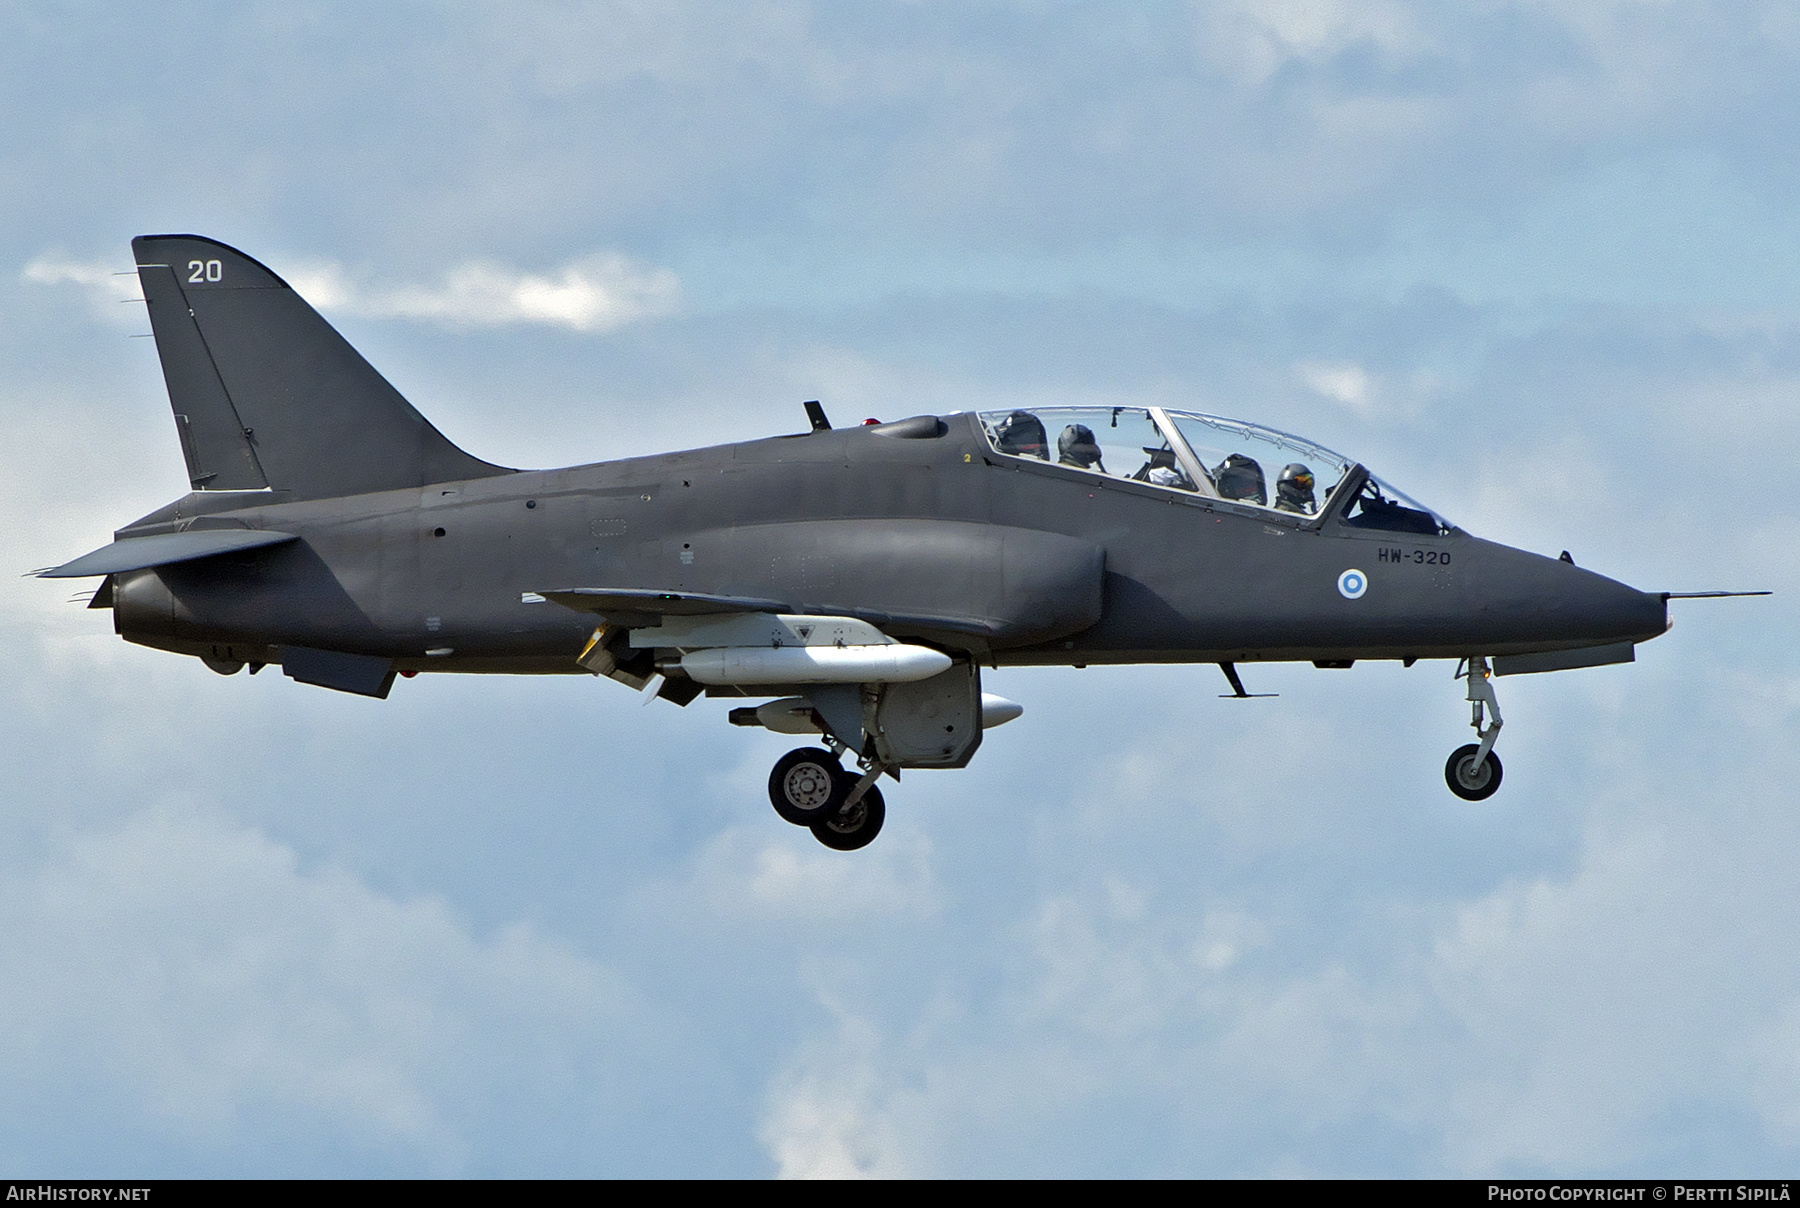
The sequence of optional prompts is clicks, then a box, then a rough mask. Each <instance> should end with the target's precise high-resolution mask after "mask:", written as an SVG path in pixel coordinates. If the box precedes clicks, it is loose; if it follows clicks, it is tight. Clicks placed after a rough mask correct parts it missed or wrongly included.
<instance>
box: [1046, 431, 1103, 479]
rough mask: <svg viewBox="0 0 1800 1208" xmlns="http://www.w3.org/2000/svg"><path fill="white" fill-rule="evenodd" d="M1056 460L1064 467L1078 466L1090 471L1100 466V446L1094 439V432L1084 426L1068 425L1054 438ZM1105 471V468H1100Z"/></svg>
mask: <svg viewBox="0 0 1800 1208" xmlns="http://www.w3.org/2000/svg"><path fill="white" fill-rule="evenodd" d="M1056 454H1057V457H1056V460H1057V461H1058V462H1059V463H1060V464H1062V465H1065V466H1080V467H1081V468H1082V469H1084V470H1087V469H1092V468H1093V467H1094V466H1098V465H1100V456H1101V454H1100V444H1099V442H1098V441H1096V440H1095V439H1094V430H1093V429H1092V428H1090V427H1088V426H1087V425H1086V424H1070V425H1069V426H1068V427H1066V428H1064V429H1063V430H1062V435H1061V436H1059V437H1057V438H1056ZM1100 468H1101V469H1105V468H1106V467H1105V466H1100Z"/></svg>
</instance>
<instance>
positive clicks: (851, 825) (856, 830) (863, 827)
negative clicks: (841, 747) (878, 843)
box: [812, 772, 887, 851]
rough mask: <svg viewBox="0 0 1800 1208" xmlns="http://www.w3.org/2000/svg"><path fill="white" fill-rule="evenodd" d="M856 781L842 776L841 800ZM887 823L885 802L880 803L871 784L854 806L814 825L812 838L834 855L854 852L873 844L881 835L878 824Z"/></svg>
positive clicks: (848, 776)
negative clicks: (830, 850)
mask: <svg viewBox="0 0 1800 1208" xmlns="http://www.w3.org/2000/svg"><path fill="white" fill-rule="evenodd" d="M859 779H861V777H858V776H852V775H850V774H849V773H848V772H846V773H844V786H843V794H842V796H848V795H849V793H850V789H851V788H852V787H853V786H854V785H855V784H856V782H857V781H858V780H859ZM840 800H841V797H840ZM886 821H887V802H885V801H883V800H882V799H881V790H880V789H878V788H876V787H875V786H874V785H872V784H871V785H870V786H869V787H868V789H867V790H866V791H865V792H864V793H863V795H862V800H860V801H858V802H857V803H856V804H855V805H853V806H851V807H850V808H848V809H846V810H843V811H841V812H840V813H839V814H838V815H837V816H835V817H833V818H830V819H828V820H827V821H824V822H815V823H813V827H812V833H813V838H815V839H817V840H818V841H819V842H821V843H823V844H824V845H825V846H826V847H829V848H831V849H832V850H833V851H855V850H856V849H857V848H859V847H867V846H868V845H869V844H871V843H873V842H875V836H876V835H879V834H880V833H881V824H882V823H883V822H886Z"/></svg>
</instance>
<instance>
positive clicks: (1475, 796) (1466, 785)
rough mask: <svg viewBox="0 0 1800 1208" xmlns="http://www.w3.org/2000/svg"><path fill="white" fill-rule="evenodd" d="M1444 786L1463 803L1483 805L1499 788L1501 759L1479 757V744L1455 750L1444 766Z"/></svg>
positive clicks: (1497, 757) (1489, 753)
mask: <svg viewBox="0 0 1800 1208" xmlns="http://www.w3.org/2000/svg"><path fill="white" fill-rule="evenodd" d="M1444 782H1445V783H1446V784H1448V785H1449V786H1450V791H1451V792H1452V793H1455V794H1456V795H1457V796H1458V797H1461V798H1462V799H1463V800H1464V801H1485V800H1486V799H1487V798H1489V797H1492V796H1493V795H1494V792H1495V790H1496V789H1498V788H1499V787H1500V757H1499V756H1498V755H1496V754H1494V753H1493V752H1492V751H1489V752H1488V753H1487V754H1486V755H1482V754H1481V744H1480V743H1474V742H1472V743H1469V744H1468V745H1467V746H1462V747H1458V748H1456V750H1454V751H1452V752H1450V759H1449V761H1448V762H1447V763H1445V764H1444Z"/></svg>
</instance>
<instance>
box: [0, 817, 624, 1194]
mask: <svg viewBox="0 0 1800 1208" xmlns="http://www.w3.org/2000/svg"><path fill="white" fill-rule="evenodd" d="M627 998H628V996H627V995H626V994H625V993H624V992H623V991H622V989H621V988H620V986H619V985H618V983H617V981H616V979H615V978H614V977H613V976H612V975H610V974H609V973H608V972H607V971H606V970H604V969H602V968H599V967H597V966H595V965H594V964H592V963H591V962H589V961H587V960H584V959H582V958H581V957H579V956H577V955H575V954H574V953H572V952H570V951H568V950H567V949H565V948H563V947H562V946H561V945H559V944H557V943H555V942H554V941H552V940H549V939H547V938H545V937H544V936H542V935H539V934H538V933H536V932H535V931H533V930H532V929H530V928H527V927H514V928H510V929H507V930H503V931H501V932H499V933H497V934H494V935H491V936H485V937H484V936H477V935H474V934H471V933H470V931H469V930H468V929H467V928H466V926H465V925H464V924H463V923H462V922H461V921H459V920H458V919H457V918H456V917H455V915H454V914H453V913H452V912H451V911H450V910H449V908H448V907H447V906H446V905H445V904H444V903H443V902H441V901H439V900H435V899H430V898H418V899H411V900H399V899H395V898H392V897H388V896H385V895H383V894H380V893H377V892H375V891H373V890H371V889H370V888H368V887H367V886H366V885H364V884H362V883H361V882H359V881H357V880H356V879H355V878H353V877H351V876H350V875H348V874H347V873H344V872H342V871H339V870H336V869H330V868H326V869H321V870H316V871H307V870H304V869H302V868H301V867H300V865H299V861H298V860H297V859H296V856H295V853H294V852H293V851H291V850H289V849H287V848H285V847H283V846H281V845H280V844H277V843H275V842H273V841H271V840H270V839H269V838H268V837H267V836H266V835H264V834H262V833H260V832H258V831H255V830H251V829H248V828H245V827H243V826H240V825H237V824H234V823H232V822H229V821H227V820H225V819H223V818H221V817H217V816H213V815H209V814H207V813H205V812H202V811H199V810H195V809H191V808H186V807H179V806H165V807H159V808H154V809H148V810H144V811H142V812H139V813H137V814H135V815H133V816H131V817H130V818H128V819H126V820H125V821H124V822H123V823H121V824H119V825H117V826H115V827H113V828H111V829H103V830H95V831H86V832H80V833H76V834H73V835H70V836H69V837H67V838H66V839H65V840H64V841H63V842H62V843H61V844H60V845H59V848H58V850H57V851H56V852H55V853H54V855H53V856H52V857H51V858H50V859H48V860H47V861H45V862H44V863H43V864H41V865H40V866H39V867H37V868H35V869H34V870H31V871H29V872H28V873H26V874H24V875H18V874H16V873H15V874H13V875H11V876H9V878H8V880H7V882H6V884H5V885H4V887H0V1032H3V1033H4V1034H5V1035H6V1036H7V1037H8V1043H7V1045H6V1048H5V1052H4V1054H0V1080H3V1081H4V1083H5V1084H6V1085H7V1086H8V1087H9V1095H8V1097H9V1099H11V1100H12V1101H13V1102H14V1103H15V1104H17V1103H23V1102H29V1101H30V1100H31V1098H32V1097H33V1095H34V1094H36V1093H45V1092H48V1091H49V1090H50V1089H51V1087H52V1085H53V1084H54V1083H58V1082H64V1081H68V1080H71V1079H72V1080H75V1081H77V1082H80V1083H83V1084H89V1085H95V1086H97V1087H99V1088H101V1090H102V1093H104V1094H105V1096H106V1098H107V1101H108V1104H109V1112H110V1113H111V1114H114V1115H120V1114H122V1115H124V1116H126V1117H128V1118H131V1120H132V1123H131V1124H130V1125H128V1126H125V1131H126V1132H127V1133H130V1132H133V1131H136V1130H138V1129H143V1130H147V1131H148V1132H150V1133H151V1134H152V1135H161V1136H163V1137H165V1138H167V1139H168V1140H169V1141H171V1142H172V1143H174V1144H177V1145H180V1146H183V1147H192V1148H193V1149H194V1150H198V1151H201V1152H216V1151H219V1150H221V1149H227V1150H228V1149H229V1147H230V1146H231V1145H232V1144H233V1143H234V1142H235V1141H236V1140H238V1139H240V1138H242V1139H250V1140H257V1141H260V1140H261V1139H263V1138H266V1137H267V1136H269V1135H271V1134H272V1133H273V1132H276V1131H281V1130H283V1129H285V1130H287V1131H290V1132H292V1133H293V1134H295V1135H298V1136H309V1135H313V1136H316V1135H318V1134H321V1133H323V1134H326V1135H329V1136H335V1137H337V1138H339V1139H340V1140H344V1141H349V1142H351V1143H353V1144H354V1145H355V1146H356V1147H357V1148H359V1149H364V1150H374V1151H388V1152H395V1151H397V1152H398V1153H399V1154H400V1155H404V1156H405V1157H406V1158H407V1160H409V1161H419V1162H423V1163H424V1165H425V1166H426V1167H427V1168H430V1169H434V1170H437V1171H439V1172H443V1173H448V1172H451V1171H454V1170H455V1169H457V1168H458V1166H459V1163H460V1161H461V1160H462V1158H463V1156H464V1155H465V1153H466V1152H467V1150H469V1149H470V1148H472V1147H474V1146H476V1145H478V1144H480V1143H481V1138H480V1135H479V1133H478V1131H477V1130H476V1129H475V1128H472V1124H473V1120H472V1117H474V1116H477V1115H479V1114H480V1113H481V1112H482V1111H483V1110H484V1108H483V1105H482V1101H483V1100H484V1099H485V1098H486V1097H487V1096H489V1095H492V1094H493V1093H494V1091H495V1087H496V1084H499V1085H504V1084H505V1083H506V1082H507V1081H509V1080H510V1079H511V1078H513V1077H515V1076H525V1077H529V1078H534V1079H536V1078H542V1077H543V1076H544V1075H545V1074H546V1073H548V1072H549V1071H547V1070H545V1069H533V1068H532V1067H534V1066H539V1065H541V1064H542V1063H543V1057H542V1051H543V1050H545V1049H546V1048H548V1049H549V1050H552V1051H553V1052H555V1054H556V1056H555V1058H553V1060H572V1061H573V1062H574V1063H575V1064H576V1065H577V1066H579V1065H582V1064H586V1063H588V1062H590V1061H591V1058H592V1053H591V1048H592V1045H593V1041H594V1039H596V1038H597V1036H599V1035H604V1034H605V1033H606V1032H608V1031H610V1030H612V1027H613V1025H615V1024H616V1023H617V1021H618V1019H619V1018H620V1016H621V1013H622V1009H623V1007H624V1004H625V1002H626V999H627ZM582 1033H587V1034H588V1035H587V1037H586V1038H581V1034H582ZM583 1050H590V1051H587V1052H584V1051H583ZM589 1072H590V1073H591V1070H590V1071H589ZM273 1120H281V1121H283V1122H284V1124H283V1125H281V1126H278V1127H276V1128H272V1127H271V1123H272V1121H273ZM14 1123H15V1125H16V1124H17V1123H18V1122H17V1121H15V1122H14Z"/></svg>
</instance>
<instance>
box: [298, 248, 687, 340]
mask: <svg viewBox="0 0 1800 1208" xmlns="http://www.w3.org/2000/svg"><path fill="white" fill-rule="evenodd" d="M288 279H289V281H290V283H291V284H292V285H293V286H294V288H295V289H296V290H298V291H299V292H300V294H301V296H303V297H305V298H306V299H307V300H308V301H310V302H312V304H313V305H314V306H317V307H318V308H319V309H320V310H324V311H334V310H335V311H341V312H343V313H346V314H353V315H360V316H363V317H366V318H375V319H413V320H419V321H423V322H433V323H441V324H444V325H445V326H449V327H506V326H512V325H516V324H539V325H543V326H547V327H561V328H565V329H567V330H569V331H579V332H603V331H612V330H613V329H615V328H618V327H623V326H624V325H625V324H627V323H631V322H635V321H636V320H639V319H648V318H655V317H657V316H660V315H666V314H670V313H673V312H674V311H675V310H676V308H677V307H679V306H680V303H681V282H680V281H679V280H678V279H677V278H676V276H675V274H674V273H673V272H671V271H670V270H668V269H666V268H652V267H648V266H645V265H641V264H638V263H637V262H636V261H634V260H631V259H629V258H627V257H624V256H620V255H617V254H614V253H610V252H602V253H596V254H594V255H591V256H586V257H583V258H581V259H579V260H571V261H569V262H568V263H566V264H563V265H561V266H560V267H558V268H555V269H552V270H550V271H549V272H546V273H530V272H524V271H521V270H518V269H514V268H511V267H509V266H507V265H504V264H501V263H499V262H497V261H491V260H471V261H468V262H466V263H464V264H459V265H457V266H456V267H455V268H453V269H451V270H450V271H448V272H447V273H445V274H444V276H443V279H442V280H441V281H439V282H438V283H437V284H436V285H402V286H395V287H390V288H369V287H365V286H361V285H359V284H357V283H356V282H354V281H352V280H351V279H350V278H349V277H348V276H347V275H346V274H345V273H344V271H343V270H342V269H341V268H340V267H338V266H337V265H335V264H330V263H327V264H324V265H316V266H312V267H309V268H305V269H302V270H300V271H297V272H294V273H292V274H290V275H289V278H288Z"/></svg>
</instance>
